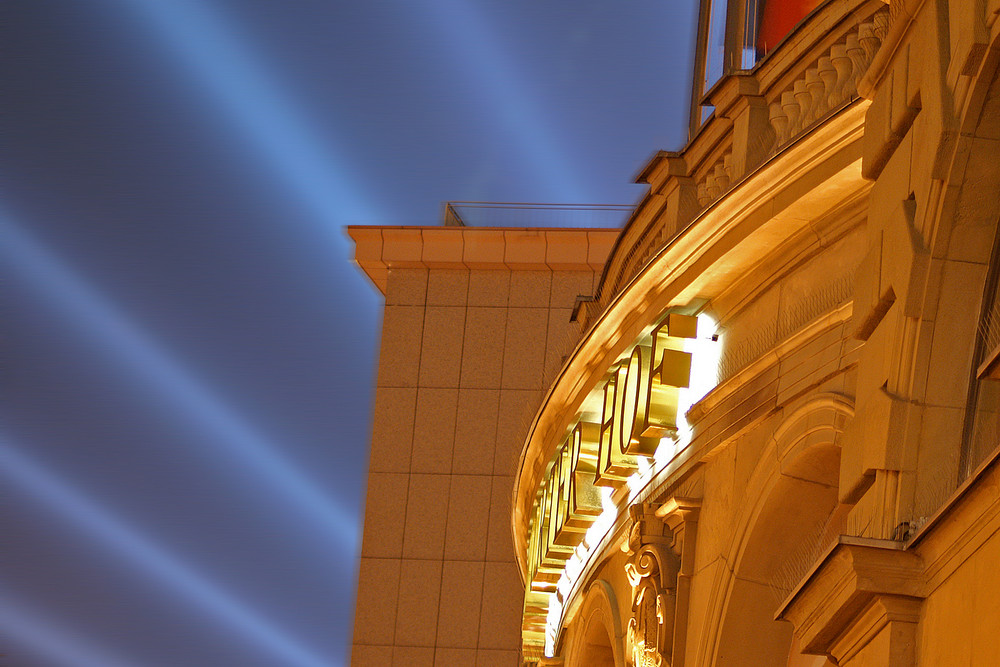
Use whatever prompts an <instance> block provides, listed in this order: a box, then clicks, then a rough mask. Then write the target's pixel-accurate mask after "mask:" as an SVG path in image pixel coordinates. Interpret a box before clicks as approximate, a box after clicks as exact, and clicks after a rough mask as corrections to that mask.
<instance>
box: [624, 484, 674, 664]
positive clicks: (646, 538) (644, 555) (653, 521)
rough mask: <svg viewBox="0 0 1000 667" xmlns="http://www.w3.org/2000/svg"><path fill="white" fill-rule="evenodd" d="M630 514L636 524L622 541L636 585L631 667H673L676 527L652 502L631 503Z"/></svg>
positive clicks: (627, 567)
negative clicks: (657, 512)
mask: <svg viewBox="0 0 1000 667" xmlns="http://www.w3.org/2000/svg"><path fill="white" fill-rule="evenodd" d="M629 514H630V515H631V517H632V529H631V531H630V533H629V539H628V542H627V543H626V544H624V545H622V550H623V551H626V553H628V556H629V558H628V562H627V563H626V564H625V574H626V575H627V576H628V580H629V583H630V584H631V585H632V618H631V619H630V620H629V623H628V631H627V636H626V641H627V642H628V653H629V655H630V657H631V660H632V665H633V667H670V665H671V654H672V649H673V633H674V622H675V612H676V608H677V575H678V572H679V569H680V558H679V557H678V555H677V554H676V553H675V552H674V550H673V546H672V542H673V531H671V530H670V529H669V528H668V527H667V525H666V524H665V523H664V522H663V521H662V520H661V519H659V518H657V517H656V515H655V514H654V510H653V508H651V507H650V506H649V505H646V504H643V505H633V506H632V507H630V508H629Z"/></svg>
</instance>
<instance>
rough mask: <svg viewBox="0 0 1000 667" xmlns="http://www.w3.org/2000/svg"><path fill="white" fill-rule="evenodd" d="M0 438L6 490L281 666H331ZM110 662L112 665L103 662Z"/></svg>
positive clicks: (0, 463)
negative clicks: (87, 537)
mask: <svg viewBox="0 0 1000 667" xmlns="http://www.w3.org/2000/svg"><path fill="white" fill-rule="evenodd" d="M25 449H30V448H26V447H15V446H14V445H13V443H12V441H11V440H10V439H9V438H7V437H6V436H5V435H3V434H0V476H2V477H3V478H4V479H5V480H6V481H5V483H4V486H5V487H7V488H10V487H17V488H20V489H22V490H23V491H24V492H26V493H27V494H28V495H30V496H31V497H32V498H33V499H35V500H37V501H38V502H39V503H41V504H43V505H45V506H46V507H47V508H48V509H49V510H50V511H52V512H53V513H55V514H57V515H58V516H59V517H60V518H62V519H63V520H65V521H66V522H67V523H68V524H69V526H68V527H69V528H70V529H74V530H83V531H85V532H87V533H88V534H89V535H90V536H91V537H93V538H94V539H96V540H97V541H99V542H100V543H101V544H103V545H104V546H106V547H109V548H111V549H113V550H114V552H115V553H116V554H118V555H122V556H124V557H125V558H127V559H128V560H129V561H131V562H132V563H133V565H134V566H135V567H136V568H137V569H141V570H145V571H147V572H150V573H151V574H153V575H155V577H156V578H157V580H158V581H159V582H160V583H161V584H162V585H163V586H164V587H165V588H166V589H168V590H170V591H171V592H180V593H183V595H184V597H185V598H188V599H190V600H192V601H194V602H195V603H197V605H198V606H199V607H200V608H201V609H202V610H203V611H205V612H208V613H209V614H210V615H211V616H212V617H213V618H217V619H218V620H220V621H222V622H224V623H225V624H227V625H228V626H230V627H231V628H232V630H234V631H235V632H236V633H237V634H238V635H239V636H240V638H241V641H243V642H247V643H254V644H257V645H259V646H260V647H261V649H263V650H266V651H268V652H269V653H271V654H273V655H274V657H275V658H276V660H278V661H279V664H283V665H299V666H301V667H327V666H328V665H329V661H328V660H325V659H323V658H321V657H320V656H318V655H315V654H314V653H312V652H311V651H309V650H308V649H306V648H305V647H303V646H301V645H300V644H299V643H298V642H295V641H294V640H292V639H291V638H290V637H288V636H287V635H286V634H284V633H283V632H282V631H280V630H279V629H277V628H275V627H274V626H273V625H271V624H270V623H269V622H267V621H266V620H264V619H262V618H260V617H259V616H257V615H256V614H255V613H254V612H253V611H251V610H250V609H249V608H247V607H246V606H245V605H244V604H242V603H241V602H240V601H239V600H237V599H235V598H233V597H232V596H230V595H229V594H228V593H227V592H225V591H224V590H222V589H221V588H219V587H218V586H216V585H215V584H213V583H212V582H211V581H210V580H208V579H206V578H205V577H203V576H201V575H200V574H198V573H197V572H196V571H195V570H192V569H191V568H190V567H188V566H187V565H186V564H185V563H183V562H182V561H181V560H179V559H177V558H176V557H174V556H173V555H171V554H170V553H169V552H168V551H165V550H163V549H161V548H159V547H158V546H157V545H156V544H154V543H153V542H151V541H150V540H148V539H146V538H145V537H143V536H142V535H141V534H140V533H139V532H138V531H136V530H135V529H134V528H133V527H131V526H129V525H128V524H126V523H125V522H123V521H122V520H120V519H118V518H117V517H116V516H114V515H113V514H112V513H110V512H108V511H107V510H105V509H104V508H103V507H101V506H100V505H99V504H98V503H96V502H94V501H92V500H91V499H90V498H89V497H87V496H86V495H84V494H83V493H81V492H79V491H77V490H75V489H74V488H73V487H72V486H70V485H69V484H68V483H67V482H66V481H65V480H63V479H60V478H58V477H57V476H55V475H53V474H51V473H50V472H48V471H47V470H46V469H45V468H43V467H42V466H40V465H38V464H37V463H35V462H34V461H32V460H31V459H30V458H29V457H28V456H26V455H25V454H23V453H22V452H23V451H24V450H25ZM101 664H107V663H101Z"/></svg>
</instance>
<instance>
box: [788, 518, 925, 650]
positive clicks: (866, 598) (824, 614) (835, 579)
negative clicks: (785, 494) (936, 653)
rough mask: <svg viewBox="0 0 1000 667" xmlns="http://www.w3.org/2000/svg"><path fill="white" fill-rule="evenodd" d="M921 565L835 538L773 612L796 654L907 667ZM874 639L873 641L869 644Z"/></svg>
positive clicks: (888, 548) (908, 556) (892, 547)
mask: <svg viewBox="0 0 1000 667" xmlns="http://www.w3.org/2000/svg"><path fill="white" fill-rule="evenodd" d="M923 588H924V581H923V562H922V561H921V559H920V557H919V556H917V555H916V554H914V553H912V552H909V551H904V550H903V549H902V548H901V547H900V546H899V545H898V544H897V543H895V542H888V541H883V540H864V539H858V538H847V537H841V538H840V541H839V542H838V543H837V544H835V545H834V546H833V548H832V549H830V550H829V551H828V552H827V553H826V554H825V555H824V556H823V557H821V559H820V561H819V562H818V563H817V565H816V566H814V567H813V569H812V570H811V571H810V572H809V574H807V575H806V577H805V579H804V580H803V581H802V582H801V583H800V584H799V586H798V588H796V590H795V591H794V592H793V593H792V595H791V596H789V598H788V599H787V600H786V601H785V603H784V604H783V605H782V606H781V608H779V610H778V612H777V614H776V615H775V618H776V619H778V620H787V621H790V622H791V623H792V624H793V626H794V628H795V634H796V636H797V637H798V639H799V643H800V645H801V646H802V649H803V652H805V653H810V654H814V655H826V656H827V657H829V658H831V659H833V660H834V661H835V662H836V664H838V665H841V666H842V667H846V666H847V665H850V664H851V662H852V661H853V660H854V659H855V658H856V657H859V656H860V659H861V661H862V664H878V665H884V666H886V667H912V666H913V664H914V655H915V643H916V628H917V622H918V620H919V617H920V605H921V603H922V598H923ZM876 640H877V641H876Z"/></svg>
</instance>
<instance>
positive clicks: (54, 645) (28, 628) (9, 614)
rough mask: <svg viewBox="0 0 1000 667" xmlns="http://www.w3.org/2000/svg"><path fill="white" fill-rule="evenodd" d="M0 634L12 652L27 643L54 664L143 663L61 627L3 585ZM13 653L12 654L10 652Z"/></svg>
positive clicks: (102, 666)
mask: <svg viewBox="0 0 1000 667" xmlns="http://www.w3.org/2000/svg"><path fill="white" fill-rule="evenodd" d="M0 598H2V599H3V602H2V603H0V634H2V635H3V641H4V644H5V647H4V649H5V650H4V652H5V653H9V651H10V647H12V646H14V645H18V644H19V645H21V646H24V647H25V648H26V649H27V650H29V651H31V653H32V654H34V655H37V656H41V657H43V658H44V659H45V660H46V664H50V665H55V664H58V665H70V666H71V667H139V666H138V665H136V663H133V662H126V661H124V660H122V659H121V658H118V657H116V656H114V655H112V654H111V653H110V652H108V650H107V649H105V648H104V647H100V646H97V645H95V644H94V643H93V642H91V641H89V640H88V639H86V638H84V637H79V636H76V635H75V634H74V633H73V632H71V631H70V630H69V629H67V628H64V627H60V626H58V625H56V624H54V623H52V622H51V621H50V620H48V619H46V618H43V617H42V616H41V615H39V614H38V613H35V612H34V611H32V610H31V609H29V608H28V606H27V605H26V604H25V603H24V602H23V601H21V600H17V601H15V600H14V597H13V595H12V594H11V593H10V592H9V591H7V590H3V589H0ZM8 657H9V655H8Z"/></svg>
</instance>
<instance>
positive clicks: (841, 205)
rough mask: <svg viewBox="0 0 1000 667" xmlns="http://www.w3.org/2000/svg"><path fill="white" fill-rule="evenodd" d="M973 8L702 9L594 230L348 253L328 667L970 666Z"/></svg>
mask: <svg viewBox="0 0 1000 667" xmlns="http://www.w3.org/2000/svg"><path fill="white" fill-rule="evenodd" d="M998 16H1000V0H977V2H967V3H966V2H962V3H959V2H954V1H953V2H947V1H946V0H894V1H893V2H891V3H888V4H886V3H884V2H881V1H880V0H827V1H826V2H804V1H802V0H794V1H790V0H789V1H786V0H728V1H727V0H704V1H703V3H702V11H701V16H700V35H699V41H698V43H699V47H698V53H697V54H696V58H695V61H696V72H695V77H694V81H695V86H694V88H695V90H694V95H693V102H692V116H691V117H692V126H691V127H692V139H691V140H690V141H689V143H688V145H687V146H686V147H685V149H684V150H683V151H681V152H677V153H665V152H661V153H659V154H657V155H656V156H655V157H654V158H653V159H652V160H651V161H650V163H649V164H648V165H647V166H646V167H645V169H644V170H643V171H642V173H641V174H640V176H639V181H640V182H642V183H645V184H647V185H648V186H649V189H648V194H647V195H646V196H645V197H644V198H643V199H642V200H641V201H640V202H639V204H638V205H637V206H636V208H635V211H634V212H633V214H632V216H631V218H630V219H629V221H628V223H627V224H626V225H625V227H624V228H623V229H621V230H613V231H611V230H589V231H585V230H555V231H552V230H546V231H542V230H531V229H524V230H491V229H477V228H466V227H448V228H434V229H430V228H427V229H423V230H419V229H390V228H353V229H352V230H351V234H352V236H353V237H354V238H355V240H356V242H357V245H358V261H359V263H360V264H361V265H362V267H363V268H364V269H365V270H366V272H368V274H369V275H370V276H371V277H372V278H373V280H374V281H375V282H376V284H379V285H380V288H381V289H382V291H383V293H384V294H385V295H386V304H387V305H386V320H385V322H386V326H385V331H384V333H383V348H382V350H383V351H382V359H381V362H380V374H379V388H378V396H379V398H378V405H377V406H376V428H375V435H374V437H373V453H372V456H373V462H372V472H371V475H370V482H369V496H368V509H367V514H366V528H365V537H364V545H363V553H362V556H363V558H362V568H361V582H360V584H359V598H358V615H357V619H356V624H355V647H354V653H353V656H354V657H353V662H354V664H358V665H361V664H414V665H419V664H427V665H477V664H481V665H486V664H506V665H567V666H570V665H572V666H578V665H579V666H609V667H610V666H615V667H626V666H630V667H666V666H668V665H669V666H670V667H679V666H681V665H686V666H688V667H694V666H697V667H702V666H705V667H707V666H713V665H714V666H722V665H733V666H741V667H742V666H748V665H749V666H756V665H759V666H761V667H764V666H767V667H771V666H777V665H789V666H798V667H806V666H809V667H821V666H825V665H844V666H846V665H852V666H860V665H880V666H881V665H894V666H895V665H900V666H902V665H907V666H912V665H949V666H952V665H954V666H965V665H992V664H994V663H995V661H996V658H995V656H996V655H1000V633H997V632H996V631H995V628H997V627H1000V605H998V604H997V603H996V602H995V600H997V599H1000V573H998V571H997V568H996V567H995V565H994V564H995V563H996V562H1000V534H998V532H997V531H998V529H1000V494H998V493H997V489H998V488H1000V469H998V467H997V465H996V460H997V458H998V455H1000V383H998V379H1000V300H998V299H997V292H998V284H1000V252H998V250H997V247H998V246H997V243H998V241H997V234H996V230H997V226H998V220H1000V194H998V193H1000V157H998V156H1000V41H998V36H1000V25H998V22H997V20H996V19H997V17H998ZM405 235H409V237H408V238H409V239H410V240H409V241H407V242H403V241H401V240H400V238H402V236H405ZM446 284H447V285H449V286H450V287H447V288H445V285H446ZM474 285H478V286H479V287H476V288H474V287H473V286H474ZM487 285H492V286H493V288H492V289H488V288H487V287H485V286H487ZM435 286H436V287H435ZM432 295H434V296H432ZM486 301H489V302H490V304H492V305H488V306H486V305H482V304H483V303H485V302H486ZM404 302H405V303H404ZM448 308H451V309H454V310H453V311H449V312H445V311H444V310H443V309H448ZM400 309H403V310H400ZM407 309H408V310H407ZM487 311H489V312H487ZM449 318H450V319H449ZM500 332H502V335H501V333H500ZM414 359H416V360H417V361H413V360H414ZM422 405H423V406H424V407H423V408H422V407H421V406H422ZM422 411H423V412H422ZM422 414H423V417H422V416H421V415H422ZM404 453H405V457H404ZM404 458H405V463H404ZM486 460H488V462H489V465H486V463H485V462H484V461H486ZM442 498H444V501H443V505H442ZM401 499H402V500H401ZM442 506H443V509H442ZM401 507H402V508H405V510H402V511H401V509H400V508H401ZM417 619H419V620H417ZM473 625H474V626H475V629H474V630H473V629H472V626H473ZM431 626H433V629H430V628H431Z"/></svg>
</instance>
